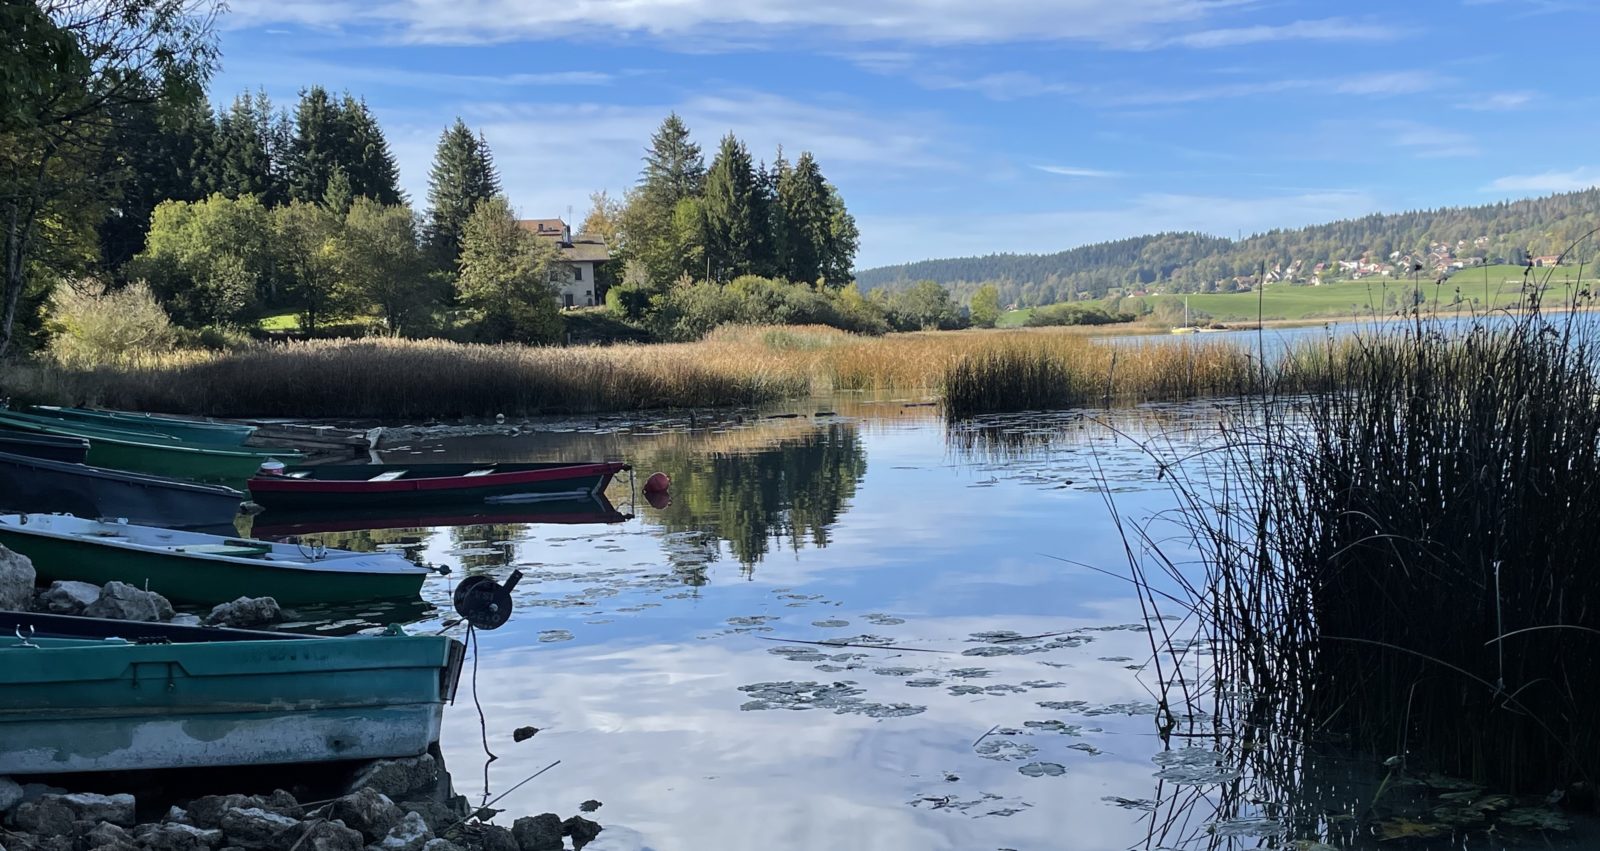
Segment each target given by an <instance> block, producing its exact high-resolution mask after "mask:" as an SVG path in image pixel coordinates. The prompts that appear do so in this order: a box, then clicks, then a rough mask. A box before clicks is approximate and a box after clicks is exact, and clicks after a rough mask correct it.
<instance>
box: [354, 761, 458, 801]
mask: <svg viewBox="0 0 1600 851" xmlns="http://www.w3.org/2000/svg"><path fill="white" fill-rule="evenodd" d="M438 780H439V763H438V761H437V760H435V759H434V758H433V754H426V753H425V754H423V755H421V756H414V757H408V758H406V759H380V760H375V761H373V762H371V763H369V764H368V765H366V766H364V767H363V768H362V769H361V770H360V771H358V772H356V776H355V777H354V778H353V779H351V781H350V791H351V792H357V791H359V790H361V789H372V790H373V791H375V792H380V793H382V794H384V795H386V796H388V798H389V800H391V801H392V800H397V799H404V798H405V797H407V794H406V793H408V792H415V791H419V790H426V792H428V793H431V792H432V787H433V785H434V784H435V783H437V782H438ZM418 797H430V795H429V794H423V795H419V796H418Z"/></svg>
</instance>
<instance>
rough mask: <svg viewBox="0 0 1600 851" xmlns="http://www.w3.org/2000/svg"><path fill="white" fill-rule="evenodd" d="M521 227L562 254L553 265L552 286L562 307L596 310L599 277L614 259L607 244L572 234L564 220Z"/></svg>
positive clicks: (525, 221)
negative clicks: (554, 287) (605, 263)
mask: <svg viewBox="0 0 1600 851" xmlns="http://www.w3.org/2000/svg"><path fill="white" fill-rule="evenodd" d="M517 226H518V227H520V228H522V229H523V230H525V231H527V232H529V233H531V234H533V235H534V236H536V237H539V238H540V239H544V240H548V241H550V242H553V243H555V245H556V248H557V249H558V250H559V251H560V252H561V257H560V259H559V260H558V261H556V262H555V263H553V264H551V267H550V282H551V283H552V284H555V285H556V298H558V299H559V300H560V301H561V306H562V307H594V306H595V304H597V303H598V302H597V300H596V297H595V276H596V274H597V273H598V272H599V270H600V264H602V263H604V262H606V261H607V260H609V259H611V253H610V252H609V251H608V250H607V249H606V243H605V240H603V239H601V238H600V237H597V236H590V235H588V234H582V233H580V234H578V235H576V236H574V235H573V233H572V228H570V227H568V226H567V223H566V222H563V221H562V220H560V219H522V220H520V221H518V222H517Z"/></svg>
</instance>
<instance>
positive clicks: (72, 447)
mask: <svg viewBox="0 0 1600 851" xmlns="http://www.w3.org/2000/svg"><path fill="white" fill-rule="evenodd" d="M0 452H4V453H6V454H8V455H26V456H28V457H30V458H45V459H48V460H50V461H63V462H66V463H68V464H82V463H83V461H84V459H85V458H87V457H88V456H89V441H87V440H85V439H84V438H81V437H57V436H55V435H53V434H25V433H23V432H19V431H3V430H0Z"/></svg>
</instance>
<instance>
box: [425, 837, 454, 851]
mask: <svg viewBox="0 0 1600 851" xmlns="http://www.w3.org/2000/svg"><path fill="white" fill-rule="evenodd" d="M422 851H462V848H461V846H460V845H457V844H455V843H454V842H451V841H450V840H448V839H432V840H429V841H428V844H427V845H424V846H422Z"/></svg>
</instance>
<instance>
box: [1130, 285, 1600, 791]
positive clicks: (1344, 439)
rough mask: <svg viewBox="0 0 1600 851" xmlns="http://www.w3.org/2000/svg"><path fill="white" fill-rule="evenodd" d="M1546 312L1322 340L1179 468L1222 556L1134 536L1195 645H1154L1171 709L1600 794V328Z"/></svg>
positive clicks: (1149, 587)
mask: <svg viewBox="0 0 1600 851" xmlns="http://www.w3.org/2000/svg"><path fill="white" fill-rule="evenodd" d="M1534 307H1535V309H1534V310H1531V311H1528V312H1526V313H1524V314H1523V315H1521V316H1519V317H1515V318H1510V319H1507V320H1506V321H1488V320H1484V321H1479V322H1477V323H1475V324H1472V325H1471V326H1470V327H1468V328H1466V329H1465V330H1462V331H1451V330H1449V329H1447V328H1446V327H1444V326H1442V325H1440V324H1438V323H1435V322H1433V321H1430V320H1426V319H1421V318H1415V319H1414V320H1413V321H1411V322H1409V323H1407V324H1405V325H1403V326H1401V327H1400V328H1398V329H1391V330H1388V331H1384V332H1374V333H1373V334H1370V335H1360V336H1358V337H1356V338H1354V339H1349V340H1344V341H1340V342H1337V343H1335V342H1332V341H1330V342H1329V343H1327V344H1325V345H1322V346H1320V347H1313V348H1307V349H1302V350H1300V351H1299V352H1297V353H1295V354H1294V356H1293V357H1291V358H1287V359H1286V360H1285V362H1284V364H1283V365H1281V366H1282V368H1281V369H1278V370H1275V371H1270V372H1269V373H1267V374H1266V375H1264V378H1263V380H1264V381H1265V382H1266V383H1267V386H1266V387H1265V388H1264V389H1263V393H1262V394H1260V395H1256V396H1252V397H1248V398H1246V399H1243V400H1240V401H1239V402H1238V404H1237V405H1236V406H1235V407H1234V408H1233V409H1232V413H1231V415H1230V416H1229V418H1228V419H1227V421H1226V422H1224V424H1223V425H1222V427H1221V428H1220V429H1219V431H1218V432H1217V434H1216V435H1215V443H1214V445H1213V446H1211V447H1208V448H1207V449H1206V450H1204V451H1202V452H1199V453H1195V454H1192V455H1191V456H1190V457H1189V458H1188V459H1186V460H1184V461H1171V463H1170V464H1169V463H1168V462H1167V461H1164V462H1163V465H1164V470H1165V471H1167V472H1168V473H1169V474H1170V475H1171V479H1172V481H1173V482H1174V488H1175V491H1176V494H1177V496H1178V498H1179V503H1180V505H1181V513H1180V514H1179V515H1178V519H1177V522H1178V523H1179V525H1180V527H1181V528H1182V529H1183V532H1184V534H1183V535H1182V536H1181V537H1182V539H1183V540H1185V541H1186V542H1187V544H1188V545H1190V546H1192V548H1193V550H1194V551H1195V552H1196V553H1197V554H1198V563H1197V564H1186V563H1180V562H1178V561H1176V560H1175V558H1176V557H1175V556H1172V557H1169V555H1167V554H1166V553H1170V552H1172V551H1173V550H1174V549H1175V547H1174V545H1173V543H1172V540H1173V539H1172V538H1170V537H1165V538H1164V535H1165V534H1167V533H1158V532H1154V531H1152V530H1151V529H1150V528H1147V527H1141V526H1138V525H1136V524H1132V523H1128V522H1126V521H1119V522H1122V525H1123V528H1124V533H1125V535H1127V536H1128V539H1129V542H1130V544H1129V551H1130V553H1134V554H1135V555H1134V556H1133V557H1132V559H1131V560H1132V561H1133V562H1134V564H1135V578H1136V580H1138V582H1139V583H1140V587H1141V588H1143V589H1144V591H1145V600H1146V603H1147V605H1149V606H1150V607H1151V608H1152V610H1156V611H1166V612H1168V613H1172V612H1177V613H1179V614H1181V615H1182V616H1183V617H1184V618H1185V619H1186V620H1185V621H1184V623H1186V624H1187V625H1188V628H1190V629H1192V630H1193V632H1192V633H1191V634H1188V635H1184V636H1179V635H1178V634H1177V633H1176V632H1174V631H1173V630H1170V629H1168V628H1167V627H1163V628H1162V630H1161V631H1158V633H1157V634H1156V646H1157V649H1158V651H1160V652H1159V653H1158V655H1159V656H1160V657H1161V658H1162V664H1163V665H1164V666H1165V668H1166V672H1167V674H1168V675H1169V676H1168V677H1166V678H1165V679H1164V682H1165V683H1166V689H1165V692H1164V704H1163V705H1164V706H1166V707H1167V708H1168V710H1169V716H1168V717H1175V716H1177V715H1181V714H1182V710H1181V709H1179V708H1178V707H1191V708H1192V707H1195V706H1200V705H1204V706H1205V708H1206V711H1207V712H1209V713H1210V715H1211V717H1213V718H1217V719H1223V723H1222V724H1221V726H1220V727H1219V728H1218V729H1217V730H1215V731H1214V732H1215V734H1216V735H1218V736H1220V737H1222V738H1225V739H1227V740H1228V741H1230V742H1237V739H1238V738H1239V737H1255V736H1258V735H1260V734H1261V732H1262V731H1263V730H1266V729H1273V730H1276V731H1279V732H1283V731H1285V730H1287V731H1292V732H1291V733H1290V734H1291V735H1297V736H1302V737H1304V739H1303V740H1302V743H1304V741H1309V739H1311V738H1312V737H1324V738H1325V737H1328V736H1336V737H1339V738H1340V739H1341V740H1343V741H1345V742H1347V743H1348V744H1349V745H1351V746H1353V748H1354V749H1355V750H1356V751H1357V752H1359V753H1363V754H1366V755H1368V756H1370V757H1371V758H1372V759H1373V760H1374V762H1373V764H1374V765H1376V764H1377V763H1378V762H1381V761H1383V760H1385V759H1389V758H1393V760H1392V761H1391V763H1390V765H1391V766H1392V767H1393V768H1392V770H1393V771H1394V772H1396V773H1397V774H1403V773H1404V772H1405V771H1406V770H1407V767H1408V766H1411V767H1414V768H1416V769H1418V770H1420V769H1421V768H1422V767H1427V768H1429V769H1436V770H1441V771H1443V772H1446V773H1448V774H1451V775H1454V776H1458V777H1463V778H1468V779H1471V780H1473V781H1476V782H1480V783H1485V784H1488V785H1490V786H1493V787H1495V788H1497V789H1501V790H1506V791H1515V792H1532V793H1539V794H1543V793H1546V792H1549V791H1551V790H1552V789H1556V790H1564V789H1566V787H1567V785H1568V784H1571V783H1575V782H1588V783H1590V784H1592V783H1593V781H1594V779H1595V778H1596V775H1597V774H1600V729H1597V728H1596V726H1595V724H1594V723H1593V719H1594V718H1595V715H1596V707H1597V706H1600V678H1596V677H1595V676H1593V671H1594V670H1595V667H1596V663H1597V661H1600V572H1597V571H1596V565H1597V564H1600V537H1597V536H1596V535H1595V534H1594V530H1595V529H1596V528H1600V348H1597V339H1600V335H1597V333H1596V327H1597V326H1596V324H1595V322H1594V320H1593V319H1592V318H1585V316H1584V315H1583V314H1577V313H1569V314H1567V315H1565V316H1564V317H1563V318H1561V319H1559V320H1550V319H1547V318H1546V317H1544V316H1542V315H1540V314H1539V313H1538V311H1537V309H1536V307H1537V306H1536V305H1534ZM1168 532H1170V530H1168ZM1157 589H1161V590H1157ZM1196 647H1203V648H1206V649H1207V650H1208V651H1212V652H1208V653H1205V654H1204V657H1205V658H1203V659H1202V658H1201V655H1200V654H1197V653H1196V651H1195V649H1194V648H1196ZM1195 667H1201V668H1204V669H1205V670H1206V671H1207V672H1208V673H1207V676H1204V677H1198V678H1197V677H1193V676H1190V677H1189V678H1187V679H1179V678H1173V677H1171V676H1170V674H1172V673H1173V672H1175V671H1177V670H1183V669H1186V668H1188V669H1190V670H1193V669H1194V668H1195ZM1172 726H1173V725H1170V724H1169V725H1168V727H1167V730H1169V731H1170V730H1171V729H1172ZM1590 788H1592V785H1591V786H1590Z"/></svg>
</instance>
